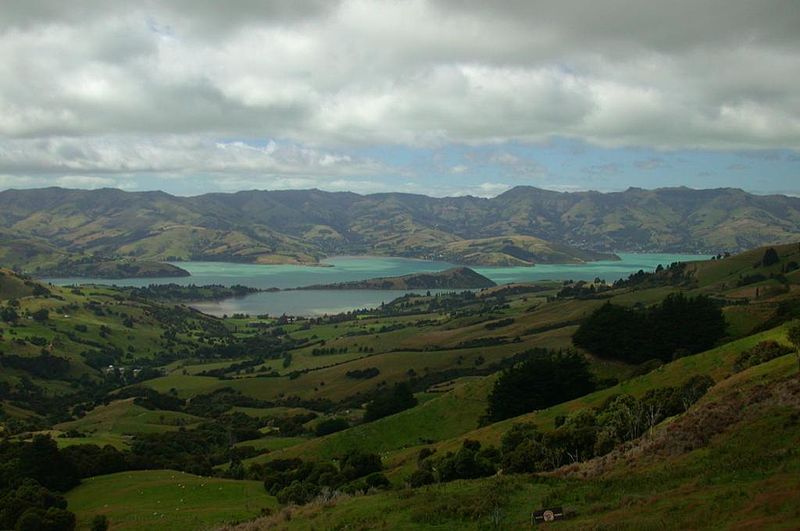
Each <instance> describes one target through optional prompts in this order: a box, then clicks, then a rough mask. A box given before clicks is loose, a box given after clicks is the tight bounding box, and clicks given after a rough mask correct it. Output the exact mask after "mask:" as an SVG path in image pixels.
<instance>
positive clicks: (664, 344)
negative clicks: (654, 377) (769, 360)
mask: <svg viewBox="0 0 800 531" xmlns="http://www.w3.org/2000/svg"><path fill="white" fill-rule="evenodd" d="M726 329H727V324H726V322H725V318H724V316H723V315H722V311H721V310H720V308H719V306H718V305H717V303H715V302H714V301H713V300H711V299H709V298H708V297H705V296H698V297H687V296H685V295H683V294H682V293H677V294H672V295H669V296H668V297H667V298H666V299H664V300H663V301H662V302H661V303H660V304H658V305H655V306H653V307H652V308H649V309H645V310H636V309H632V308H626V307H623V306H617V305H614V304H611V303H606V304H604V305H603V306H601V307H600V308H598V309H597V310H595V312H594V313H592V315H590V316H589V317H588V318H587V319H586V320H585V321H584V322H583V323H581V325H580V327H579V328H578V330H577V331H576V332H575V335H574V336H573V338H572V340H573V343H574V344H575V345H576V346H578V347H582V348H585V349H586V350H588V351H589V352H591V353H593V354H595V355H597V356H600V357H601V358H609V359H618V360H621V361H626V362H629V363H642V362H644V361H647V360H650V359H654V358H655V359H660V360H662V361H672V360H673V359H674V358H675V357H676V356H681V355H686V354H696V353H698V352H702V351H704V350H708V349H709V348H711V347H713V346H714V345H715V344H716V343H717V341H719V340H720V339H721V338H722V337H723V336H724V335H725V332H726Z"/></svg>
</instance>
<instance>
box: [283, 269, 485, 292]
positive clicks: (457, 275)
mask: <svg viewBox="0 0 800 531" xmlns="http://www.w3.org/2000/svg"><path fill="white" fill-rule="evenodd" d="M496 285H497V284H495V283H494V282H493V281H492V280H490V279H488V278H486V277H485V276H483V275H481V274H480V273H476V272H475V271H473V270H472V269H470V268H468V267H453V268H450V269H447V270H445V271H439V272H436V273H412V274H410V275H401V276H399V277H381V278H371V279H368V280H357V281H353V282H339V283H336V284H318V285H314V286H305V287H302V288H299V289H396V290H411V289H478V288H491V287H494V286H496Z"/></svg>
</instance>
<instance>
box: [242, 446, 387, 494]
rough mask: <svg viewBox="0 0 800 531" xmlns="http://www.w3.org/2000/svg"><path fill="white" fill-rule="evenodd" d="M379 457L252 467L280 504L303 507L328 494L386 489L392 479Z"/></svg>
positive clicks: (360, 455)
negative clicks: (332, 492) (328, 492)
mask: <svg viewBox="0 0 800 531" xmlns="http://www.w3.org/2000/svg"><path fill="white" fill-rule="evenodd" d="M381 470H383V465H382V464H381V458H380V457H379V456H378V455H376V454H371V453H365V452H360V451H351V452H349V453H347V454H345V455H344V456H342V457H341V458H340V459H338V460H336V461H335V462H318V461H303V460H302V459H299V458H295V459H276V460H274V461H269V462H267V463H264V464H263V465H258V464H255V465H252V466H251V467H250V476H251V477H260V478H261V479H262V480H263V481H264V488H266V489H267V492H269V493H270V494H271V495H273V496H276V497H277V498H278V501H279V502H280V503H284V504H286V503H294V504H298V505H302V504H305V503H308V502H310V501H312V500H313V499H314V498H316V497H317V496H319V495H320V494H322V493H323V492H324V491H325V490H327V491H333V490H337V491H342V492H347V493H355V492H359V491H361V492H363V491H366V490H368V489H371V488H386V487H388V486H389V485H390V483H389V480H388V479H387V478H386V476H384V475H383V473H382V472H381Z"/></svg>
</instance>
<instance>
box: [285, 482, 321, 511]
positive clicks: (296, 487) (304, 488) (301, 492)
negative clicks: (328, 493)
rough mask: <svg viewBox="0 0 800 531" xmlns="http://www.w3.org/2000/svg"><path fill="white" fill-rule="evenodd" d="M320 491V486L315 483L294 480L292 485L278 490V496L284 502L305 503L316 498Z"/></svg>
mask: <svg viewBox="0 0 800 531" xmlns="http://www.w3.org/2000/svg"><path fill="white" fill-rule="evenodd" d="M319 493H320V488H319V487H318V486H317V485H314V484H313V483H307V482H301V481H294V482H292V484H291V485H289V486H288V487H286V488H284V489H282V490H281V491H280V492H278V494H277V498H278V501H279V502H280V503H283V504H287V503H294V504H296V505H304V504H306V503H308V502H310V501H311V500H313V499H314V498H316V497H317V496H318V495H319Z"/></svg>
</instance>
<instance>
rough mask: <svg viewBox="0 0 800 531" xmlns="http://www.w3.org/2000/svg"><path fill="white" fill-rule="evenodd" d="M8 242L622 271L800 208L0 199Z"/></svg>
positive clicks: (257, 194) (725, 194) (94, 249)
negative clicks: (607, 263)
mask: <svg viewBox="0 0 800 531" xmlns="http://www.w3.org/2000/svg"><path fill="white" fill-rule="evenodd" d="M0 230H2V231H3V234H4V235H5V236H4V238H5V239H7V240H9V241H11V240H14V239H16V240H26V239H27V240H30V241H36V242H38V243H37V245H40V246H41V245H44V246H51V247H52V249H53V250H54V251H58V252H69V253H83V254H88V255H95V254H96V255H100V256H104V257H109V258H115V259H116V258H121V257H127V258H134V259H137V260H154V261H174V260H216V261H237V262H252V263H266V264H269V263H316V262H317V261H318V260H319V259H320V258H322V257H324V256H330V255H334V254H377V255H393V256H407V257H417V258H441V259H447V260H450V261H453V262H457V263H462V264H466V265H531V264H535V263H553V262H559V263H563V262H580V261H587V260H597V259H605V258H613V257H612V256H609V255H608V254H601V253H611V252H614V251H650V252H656V251H662V252H678V251H679V252H703V253H709V254H712V253H713V254H717V253H719V252H724V251H731V252H734V251H741V250H744V249H747V248H752V247H756V246H759V245H764V244H768V243H781V242H788V241H792V240H793V239H796V237H797V235H798V234H800V199H798V198H792V197H786V196H777V195H773V196H757V195H752V194H748V193H745V192H743V191H741V190H736V189H727V188H726V189H715V190H692V189H688V188H666V189H658V190H642V189H635V188H632V189H629V190H626V191H624V192H615V193H598V192H574V193H561V192H552V191H547V190H541V189H538V188H531V187H517V188H514V189H512V190H509V191H507V192H505V193H503V194H501V195H499V196H497V197H495V198H492V199H483V198H476V197H447V198H434V197H427V196H423V195H411V194H400V193H384V194H372V195H358V194H354V193H344V192H342V193H330V192H322V191H320V190H294V191H247V192H237V193H233V194H222V193H216V194H205V195H200V196H196V197H176V196H172V195H169V194H166V193H163V192H124V191H121V190H114V189H103V190H91V191H87V190H67V189H61V188H47V189H39V190H6V191H4V192H0ZM555 242H558V243H555ZM599 253H600V254H599ZM29 262H31V261H30V260H29ZM6 265H10V264H6Z"/></svg>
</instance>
